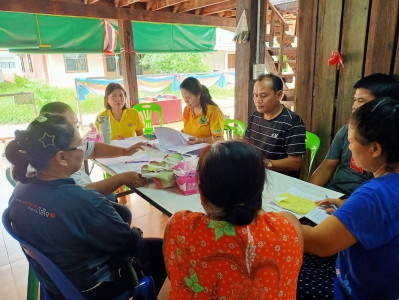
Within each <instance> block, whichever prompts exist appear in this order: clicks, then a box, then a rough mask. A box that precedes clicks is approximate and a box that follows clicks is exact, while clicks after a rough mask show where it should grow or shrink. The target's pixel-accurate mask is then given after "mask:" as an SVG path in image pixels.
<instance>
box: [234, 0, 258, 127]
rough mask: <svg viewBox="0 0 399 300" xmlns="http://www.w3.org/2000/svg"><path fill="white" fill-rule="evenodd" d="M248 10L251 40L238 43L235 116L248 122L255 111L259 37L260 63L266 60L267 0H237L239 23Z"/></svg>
mask: <svg viewBox="0 0 399 300" xmlns="http://www.w3.org/2000/svg"><path fill="white" fill-rule="evenodd" d="M258 4H259V9H260V23H259V34H257V29H258V26H257V15H258ZM244 9H245V12H246V17H247V21H248V29H249V40H248V41H247V42H245V43H241V44H236V61H235V70H236V80H235V104H234V118H235V119H238V120H241V121H243V122H244V123H248V118H249V116H250V115H251V114H252V113H253V112H254V111H255V105H254V103H253V100H252V99H253V96H252V95H253V86H254V83H255V80H254V79H253V65H254V64H255V63H256V47H257V38H258V37H259V43H258V45H259V49H258V53H259V64H264V60H265V37H266V2H265V1H264V0H237V24H238V21H239V19H240V17H241V14H242V12H243V11H244Z"/></svg>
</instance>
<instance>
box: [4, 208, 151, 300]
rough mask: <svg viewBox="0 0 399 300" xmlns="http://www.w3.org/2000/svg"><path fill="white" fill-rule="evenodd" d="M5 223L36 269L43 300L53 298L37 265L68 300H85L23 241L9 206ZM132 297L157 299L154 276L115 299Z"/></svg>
mask: <svg viewBox="0 0 399 300" xmlns="http://www.w3.org/2000/svg"><path fill="white" fill-rule="evenodd" d="M3 225H4V228H5V229H6V230H7V232H8V233H9V234H10V235H11V236H12V237H13V238H14V239H16V240H17V241H18V242H19V243H20V245H21V247H22V251H23V252H24V254H25V256H26V258H27V259H28V261H29V265H30V266H31V267H32V268H33V270H34V271H35V273H36V275H37V278H38V279H39V281H40V283H41V284H40V299H41V300H51V296H50V295H49V293H48V292H47V290H46V288H45V287H44V281H43V278H42V277H41V275H40V273H39V272H38V271H37V269H36V267H37V265H39V266H40V267H41V268H42V269H43V270H44V271H45V272H46V273H47V274H48V275H49V277H50V278H51V279H52V280H53V282H54V283H55V285H56V286H57V288H58V290H59V291H60V292H61V293H62V295H63V296H64V297H65V299H67V300H85V297H84V296H83V295H82V293H81V292H80V291H79V290H78V289H77V288H76V287H75V286H74V285H73V284H72V283H71V282H70V281H69V279H68V278H67V277H66V276H65V275H64V274H63V273H62V272H61V270H60V269H58V267H57V266H56V265H55V264H54V263H53V262H52V261H51V260H50V259H48V258H47V257H46V256H45V255H44V254H43V253H41V252H40V251H39V250H37V249H35V248H34V247H32V246H30V245H29V244H28V243H26V242H24V241H22V240H21V239H20V238H19V237H17V236H16V235H15V233H14V231H13V229H12V226H11V219H10V214H9V210H8V208H7V209H6V210H5V211H4V213H3ZM131 297H140V298H141V299H145V300H156V299H157V295H156V291H155V284H154V281H153V279H152V277H150V276H147V277H144V278H143V279H142V280H140V282H139V284H138V286H136V287H134V288H133V289H131V290H127V291H126V292H124V293H122V294H121V295H119V296H118V297H117V298H115V300H127V299H129V298H131Z"/></svg>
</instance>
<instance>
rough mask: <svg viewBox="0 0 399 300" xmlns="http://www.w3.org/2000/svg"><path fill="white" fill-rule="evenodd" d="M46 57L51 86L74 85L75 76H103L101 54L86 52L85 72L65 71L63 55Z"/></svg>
mask: <svg viewBox="0 0 399 300" xmlns="http://www.w3.org/2000/svg"><path fill="white" fill-rule="evenodd" d="M46 58H47V69H48V77H49V84H50V86H52V87H68V88H74V87H75V78H82V77H83V78H86V77H104V76H105V75H104V73H105V72H104V63H103V55H102V54H100V53H98V54H86V60H87V69H88V71H87V72H68V73H67V72H66V68H65V62H64V55H63V54H50V55H47V56H46Z"/></svg>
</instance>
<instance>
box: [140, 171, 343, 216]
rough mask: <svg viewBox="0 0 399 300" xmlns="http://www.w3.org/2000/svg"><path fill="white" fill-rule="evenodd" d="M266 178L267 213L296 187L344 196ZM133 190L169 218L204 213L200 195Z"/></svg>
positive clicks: (271, 174)
mask: <svg viewBox="0 0 399 300" xmlns="http://www.w3.org/2000/svg"><path fill="white" fill-rule="evenodd" d="M266 176H267V183H266V184H265V187H264V191H263V202H264V204H265V205H263V209H264V210H266V211H274V210H273V209H272V208H270V207H268V205H267V203H268V202H269V200H272V199H275V198H276V197H278V196H280V195H281V194H283V193H284V192H287V191H288V190H289V188H291V187H295V188H297V189H299V190H301V191H302V192H304V193H309V194H313V195H315V196H319V197H320V198H323V199H324V198H326V196H328V197H329V198H340V197H342V196H343V194H342V193H338V192H335V191H332V190H329V189H326V188H323V187H320V186H317V185H314V184H311V183H309V182H306V181H302V180H299V179H296V178H293V177H289V176H287V175H284V174H281V173H277V172H274V171H270V170H267V171H266ZM133 190H134V191H135V192H136V193H137V194H139V195H140V196H141V197H143V198H144V199H146V200H147V201H148V202H150V203H151V204H153V205H154V206H155V207H157V208H158V209H159V210H161V211H162V212H164V213H165V214H167V215H168V216H171V215H173V214H174V213H175V212H177V211H179V210H185V209H188V210H191V211H199V212H204V209H203V208H202V206H201V201H200V197H199V194H195V195H190V196H185V195H183V194H182V192H180V190H179V189H178V188H177V187H173V188H167V189H157V188H156V187H155V184H154V183H150V184H147V185H146V186H144V187H140V188H133Z"/></svg>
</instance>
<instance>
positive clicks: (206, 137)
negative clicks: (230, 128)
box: [180, 77, 224, 144]
mask: <svg viewBox="0 0 399 300" xmlns="http://www.w3.org/2000/svg"><path fill="white" fill-rule="evenodd" d="M180 90H181V94H182V97H183V99H184V101H185V102H186V105H187V106H186V107H185V108H184V112H183V122H184V127H183V130H182V131H183V132H184V133H187V134H190V135H192V136H193V137H192V138H190V141H189V144H198V143H213V142H215V141H218V140H221V139H223V127H224V116H223V113H222V111H221V110H220V108H219V107H218V106H217V104H216V103H215V102H213V101H212V97H211V95H210V94H209V91H208V89H207V88H206V86H204V85H202V84H201V83H200V82H199V81H198V79H196V78H194V77H188V78H186V79H185V80H184V81H183V82H182V83H181V85H180Z"/></svg>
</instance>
